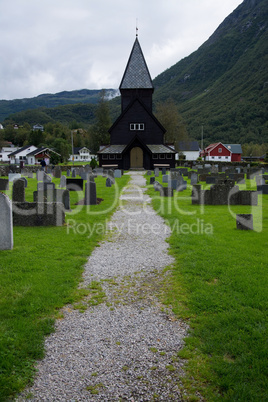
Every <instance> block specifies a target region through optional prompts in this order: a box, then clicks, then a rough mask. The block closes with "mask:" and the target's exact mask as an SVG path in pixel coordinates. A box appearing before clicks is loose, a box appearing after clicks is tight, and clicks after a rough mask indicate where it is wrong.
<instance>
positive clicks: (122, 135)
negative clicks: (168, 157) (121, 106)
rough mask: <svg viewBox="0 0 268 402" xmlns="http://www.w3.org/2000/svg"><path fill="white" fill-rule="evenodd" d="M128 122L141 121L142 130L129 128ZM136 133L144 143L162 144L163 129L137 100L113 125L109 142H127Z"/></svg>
mask: <svg viewBox="0 0 268 402" xmlns="http://www.w3.org/2000/svg"><path fill="white" fill-rule="evenodd" d="M130 123H143V124H144V131H143V130H138V131H135V130H130ZM136 134H139V136H140V138H142V140H143V142H145V143H146V144H163V136H164V133H163V130H162V129H161V127H160V126H159V125H158V124H157V123H156V121H155V120H154V118H153V117H152V116H151V115H150V114H149V113H148V112H147V111H146V109H144V108H143V107H142V105H141V104H140V103H139V102H136V103H134V104H133V105H132V107H131V108H130V109H129V110H127V111H126V113H125V114H124V115H123V116H122V117H121V118H120V120H119V121H118V123H117V124H116V126H114V127H113V129H112V131H111V137H110V138H111V144H128V143H129V142H130V141H131V140H132V139H133V138H134V137H135V135H136Z"/></svg>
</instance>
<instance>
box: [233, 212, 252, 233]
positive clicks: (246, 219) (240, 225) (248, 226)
mask: <svg viewBox="0 0 268 402" xmlns="http://www.w3.org/2000/svg"><path fill="white" fill-rule="evenodd" d="M236 228H237V229H238V230H253V215H252V214H237V215H236Z"/></svg>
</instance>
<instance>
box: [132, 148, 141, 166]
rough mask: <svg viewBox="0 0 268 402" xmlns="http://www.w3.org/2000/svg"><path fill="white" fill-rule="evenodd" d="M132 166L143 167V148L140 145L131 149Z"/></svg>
mask: <svg viewBox="0 0 268 402" xmlns="http://www.w3.org/2000/svg"><path fill="white" fill-rule="evenodd" d="M130 167H131V168H132V169H133V168H142V167H143V150H142V149H141V148H140V147H134V148H132V150H131V151H130Z"/></svg>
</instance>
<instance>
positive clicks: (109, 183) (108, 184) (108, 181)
mask: <svg viewBox="0 0 268 402" xmlns="http://www.w3.org/2000/svg"><path fill="white" fill-rule="evenodd" d="M106 187H112V180H111V179H110V177H107V179H106Z"/></svg>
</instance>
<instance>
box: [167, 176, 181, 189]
mask: <svg viewBox="0 0 268 402" xmlns="http://www.w3.org/2000/svg"><path fill="white" fill-rule="evenodd" d="M178 185H179V182H178V180H177V179H170V180H169V181H168V187H169V188H172V189H173V190H177V187H178Z"/></svg>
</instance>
